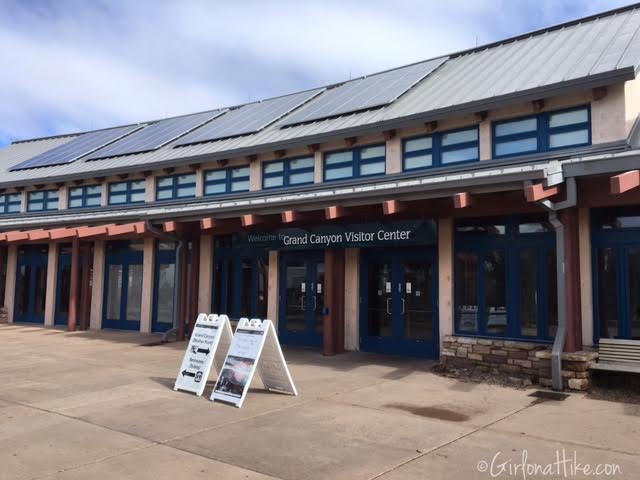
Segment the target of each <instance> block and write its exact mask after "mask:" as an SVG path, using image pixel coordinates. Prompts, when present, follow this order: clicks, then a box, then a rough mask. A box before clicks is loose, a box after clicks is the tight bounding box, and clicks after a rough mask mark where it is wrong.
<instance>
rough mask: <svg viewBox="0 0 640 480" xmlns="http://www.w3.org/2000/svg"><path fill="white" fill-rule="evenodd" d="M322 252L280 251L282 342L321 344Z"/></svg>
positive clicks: (307, 344)
mask: <svg viewBox="0 0 640 480" xmlns="http://www.w3.org/2000/svg"><path fill="white" fill-rule="evenodd" d="M324 288H325V278H324V253H323V252H301V253H283V254H282V260H281V262H280V292H281V293H280V308H279V312H280V319H279V336H280V339H281V340H282V342H283V343H288V344H292V345H305V346H313V347H319V346H321V345H322V337H323V317H322V309H323V307H324Z"/></svg>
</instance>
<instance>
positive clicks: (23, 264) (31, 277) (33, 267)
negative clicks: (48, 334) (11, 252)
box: [14, 248, 48, 324]
mask: <svg viewBox="0 0 640 480" xmlns="http://www.w3.org/2000/svg"><path fill="white" fill-rule="evenodd" d="M47 262H48V258H47V249H46V248H44V249H38V248H25V249H24V250H21V251H20V252H19V254H18V265H17V275H16V277H17V278H16V301H15V314H14V320H15V321H16V322H29V323H42V324H44V309H45V301H46V291H47Z"/></svg>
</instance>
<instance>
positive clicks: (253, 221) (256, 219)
mask: <svg viewBox="0 0 640 480" xmlns="http://www.w3.org/2000/svg"><path fill="white" fill-rule="evenodd" d="M263 222H264V217H262V216H261V215H255V214H253V213H250V214H247V215H242V216H241V217H240V223H241V224H242V226H243V227H245V228H246V227H253V226H254V225H258V224H260V223H263Z"/></svg>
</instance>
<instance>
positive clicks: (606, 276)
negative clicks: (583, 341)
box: [591, 207, 640, 342]
mask: <svg viewBox="0 0 640 480" xmlns="http://www.w3.org/2000/svg"><path fill="white" fill-rule="evenodd" d="M591 225H592V230H593V231H592V243H591V245H592V249H593V252H592V265H593V267H592V271H593V314H594V315H593V317H594V327H593V334H594V335H593V336H594V341H596V342H598V341H599V340H600V339H601V338H619V339H624V340H640V209H639V208H638V207H616V208H608V209H598V210H593V213H592V222H591Z"/></svg>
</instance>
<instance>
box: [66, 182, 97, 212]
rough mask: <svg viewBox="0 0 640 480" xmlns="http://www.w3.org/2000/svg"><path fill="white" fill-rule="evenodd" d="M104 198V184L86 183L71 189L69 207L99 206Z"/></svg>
mask: <svg viewBox="0 0 640 480" xmlns="http://www.w3.org/2000/svg"><path fill="white" fill-rule="evenodd" d="M101 200H102V185H84V186H82V187H72V188H70V189H69V208H89V207H99V206H100V204H101Z"/></svg>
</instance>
